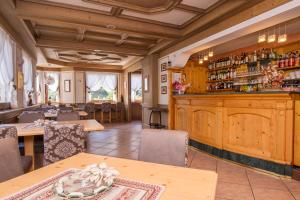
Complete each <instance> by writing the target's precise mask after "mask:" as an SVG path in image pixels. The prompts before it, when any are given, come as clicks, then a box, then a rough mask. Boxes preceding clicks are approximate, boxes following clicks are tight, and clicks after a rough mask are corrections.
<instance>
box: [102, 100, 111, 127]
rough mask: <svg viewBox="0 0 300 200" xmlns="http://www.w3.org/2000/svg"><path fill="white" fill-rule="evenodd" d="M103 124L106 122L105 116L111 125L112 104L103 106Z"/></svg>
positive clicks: (103, 104)
mask: <svg viewBox="0 0 300 200" xmlns="http://www.w3.org/2000/svg"><path fill="white" fill-rule="evenodd" d="M100 112H101V122H102V123H103V122H104V121H105V118H104V117H105V115H106V116H108V122H109V123H111V103H102V104H101V111H100Z"/></svg>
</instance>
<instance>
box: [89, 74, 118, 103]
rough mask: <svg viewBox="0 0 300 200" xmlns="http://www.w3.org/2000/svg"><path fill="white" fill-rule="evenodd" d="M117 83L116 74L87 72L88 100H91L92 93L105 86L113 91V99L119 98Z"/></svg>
mask: <svg viewBox="0 0 300 200" xmlns="http://www.w3.org/2000/svg"><path fill="white" fill-rule="evenodd" d="M117 84H118V78H117V75H116V74H109V73H99V72H98V73H97V72H86V87H87V92H88V93H87V95H86V96H87V100H88V101H91V100H92V99H91V94H90V93H89V92H94V91H97V90H99V89H100V88H103V89H105V90H107V91H109V92H113V100H114V101H116V100H117Z"/></svg>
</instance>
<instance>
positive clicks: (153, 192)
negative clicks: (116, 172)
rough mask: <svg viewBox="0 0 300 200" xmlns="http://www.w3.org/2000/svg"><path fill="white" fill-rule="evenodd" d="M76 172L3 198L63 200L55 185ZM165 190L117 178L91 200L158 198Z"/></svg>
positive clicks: (73, 170)
mask: <svg viewBox="0 0 300 200" xmlns="http://www.w3.org/2000/svg"><path fill="white" fill-rule="evenodd" d="M74 172H75V169H70V170H67V171H64V172H62V173H60V174H58V175H56V176H53V177H51V178H49V179H47V180H45V181H43V182H41V183H38V184H36V185H33V186H31V187H29V188H27V189H25V190H23V191H20V192H18V193H16V194H12V195H10V196H8V197H5V198H4V199H3V200H21V199H22V200H46V199H47V200H58V199H59V200H61V199H62V198H60V197H58V196H57V195H56V194H55V193H54V192H53V185H54V183H56V181H58V180H59V179H60V178H61V177H63V176H66V175H70V174H72V173H74ZM163 191H164V187H163V186H160V185H153V184H148V183H142V182H138V181H132V180H128V179H123V178H117V179H116V180H115V182H114V184H113V186H112V188H111V189H110V190H108V191H106V192H103V193H100V194H98V195H97V196H95V197H94V198H90V200H98V199H101V200H157V199H159V198H160V196H161V194H162V192H163Z"/></svg>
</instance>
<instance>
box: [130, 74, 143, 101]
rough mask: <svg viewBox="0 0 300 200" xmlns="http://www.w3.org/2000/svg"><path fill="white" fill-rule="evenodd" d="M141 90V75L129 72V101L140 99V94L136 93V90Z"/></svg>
mask: <svg viewBox="0 0 300 200" xmlns="http://www.w3.org/2000/svg"><path fill="white" fill-rule="evenodd" d="M141 90H142V75H141V74H131V101H133V102H134V101H136V100H141V96H140V95H137V91H140V94H141Z"/></svg>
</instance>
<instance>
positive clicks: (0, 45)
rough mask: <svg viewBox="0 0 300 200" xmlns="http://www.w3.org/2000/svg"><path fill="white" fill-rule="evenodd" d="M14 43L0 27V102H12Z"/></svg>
mask: <svg viewBox="0 0 300 200" xmlns="http://www.w3.org/2000/svg"><path fill="white" fill-rule="evenodd" d="M13 50H14V43H13V41H12V40H11V39H10V38H9V35H8V34H7V33H6V32H5V31H4V30H3V29H1V27H0V102H14V101H16V99H13V96H14V95H13V93H15V92H14V88H13V87H14V82H13V80H14V68H13V66H14V65H13Z"/></svg>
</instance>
